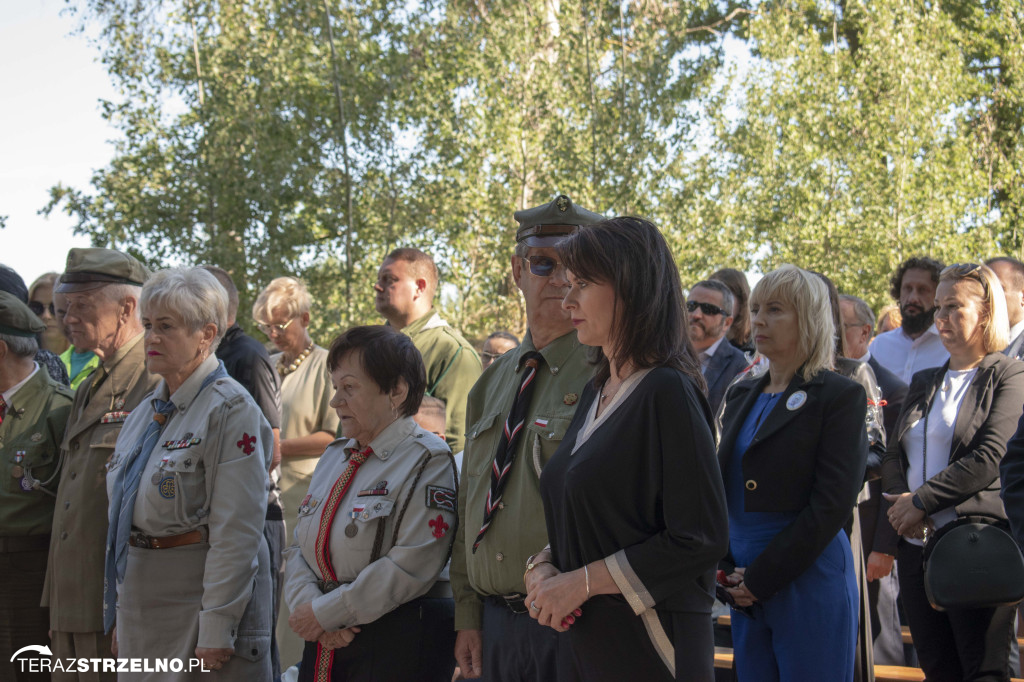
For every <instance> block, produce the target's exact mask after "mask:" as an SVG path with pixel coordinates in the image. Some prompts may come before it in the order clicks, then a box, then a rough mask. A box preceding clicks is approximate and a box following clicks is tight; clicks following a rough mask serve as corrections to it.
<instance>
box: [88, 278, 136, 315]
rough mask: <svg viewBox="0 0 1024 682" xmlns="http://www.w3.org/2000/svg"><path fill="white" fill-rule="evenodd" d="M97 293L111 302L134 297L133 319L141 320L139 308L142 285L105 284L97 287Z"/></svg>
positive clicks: (120, 301) (118, 302)
mask: <svg viewBox="0 0 1024 682" xmlns="http://www.w3.org/2000/svg"><path fill="white" fill-rule="evenodd" d="M98 291H99V293H100V294H101V295H102V296H103V297H104V298H106V299H107V300H108V301H110V302H111V303H117V304H120V303H122V302H124V300H125V299H129V298H131V299H134V300H135V303H136V306H135V320H136V321H137V322H138V321H141V320H142V311H141V310H140V308H141V307H142V305H141V300H140V299H141V298H142V287H137V286H135V285H134V284H105V285H103V286H102V287H100V288H99V289H98Z"/></svg>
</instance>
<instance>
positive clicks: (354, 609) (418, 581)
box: [284, 326, 456, 682]
mask: <svg viewBox="0 0 1024 682" xmlns="http://www.w3.org/2000/svg"><path fill="white" fill-rule="evenodd" d="M328 364H329V366H330V368H331V380H332V383H333V385H334V388H335V394H334V398H333V400H332V401H331V405H332V406H333V407H334V409H335V410H337V413H338V416H339V417H340V419H341V428H342V432H343V434H344V436H345V437H344V438H339V439H338V440H336V441H334V442H333V443H332V444H331V445H330V447H328V448H327V451H326V452H325V453H324V456H323V457H321V458H320V462H319V463H318V464H317V467H316V471H315V472H314V473H313V481H312V483H311V484H310V487H309V492H308V494H307V495H306V496H305V499H304V500H303V501H302V505H301V506H300V507H299V520H298V525H297V527H296V530H295V539H296V544H295V545H293V546H291V547H289V548H288V549H287V550H285V554H286V556H287V557H288V561H287V566H286V573H287V578H286V582H285V589H284V593H285V599H286V600H287V602H288V606H289V607H290V608H291V611H292V614H291V618H290V620H289V624H290V625H291V627H292V629H293V630H294V631H295V632H296V633H297V634H298V635H299V636H300V637H302V639H304V640H305V641H306V648H305V651H304V653H303V656H302V665H301V667H300V671H299V680H300V682H311V681H312V680H317V681H318V682H322V681H324V680H333V681H334V682H341V681H343V680H344V681H345V682H356V681H360V682H370V681H371V680H372V681H374V682H389V681H391V680H394V681H395V682H399V681H405V680H417V681H419V682H431V681H433V680H444V681H445V682H447V681H448V680H450V679H451V677H452V670H453V669H454V667H455V660H454V657H453V656H452V651H453V649H454V645H455V632H454V627H453V626H454V620H453V615H454V605H453V604H452V601H451V598H450V596H449V597H447V598H445V595H443V594H442V593H441V591H442V590H443V589H444V588H447V583H441V584H440V585H439V586H438V587H436V588H435V581H436V580H437V577H438V575H439V574H440V572H441V569H442V568H443V567H444V564H445V562H446V560H447V558H448V552H449V549H450V547H451V541H452V538H453V537H454V534H455V524H456V514H455V500H456V489H455V464H454V461H453V459H452V455H451V451H450V450H449V449H448V446H447V445H445V443H444V441H443V440H441V439H440V438H438V437H437V436H435V435H434V434H432V433H430V432H429V431H425V430H424V429H422V428H420V427H419V426H417V425H416V422H415V421H413V416H414V415H415V414H416V411H417V409H418V408H419V405H420V401H421V399H422V398H423V392H424V389H425V387H426V373H425V370H424V368H423V360H422V358H421V357H420V353H419V351H418V350H416V347H415V346H414V345H413V342H412V340H411V339H409V337H407V336H405V335H404V334H402V333H400V332H398V331H396V330H394V329H392V328H391V327H382V326H373V327H355V328H353V329H350V330H349V331H347V332H346V333H344V334H342V335H341V336H339V337H338V338H337V339H335V340H334V343H332V344H331V350H330V355H329V358H328ZM432 590H433V591H432ZM449 594H450V593H449ZM445 607H447V609H445Z"/></svg>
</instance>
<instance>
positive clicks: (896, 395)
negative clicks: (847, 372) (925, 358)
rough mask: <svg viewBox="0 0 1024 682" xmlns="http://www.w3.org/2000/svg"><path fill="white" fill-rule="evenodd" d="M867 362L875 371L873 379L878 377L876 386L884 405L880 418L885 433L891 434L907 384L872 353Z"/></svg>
mask: <svg viewBox="0 0 1024 682" xmlns="http://www.w3.org/2000/svg"><path fill="white" fill-rule="evenodd" d="M868 364H869V365H871V369H872V370H874V372H875V379H878V388H880V389H881V391H882V399H883V400H885V405H884V406H883V407H882V418H883V419H884V421H885V434H886V436H887V437H890V436H892V434H893V433H894V432H895V431H896V419H897V418H899V416H900V409H901V408H902V407H903V401H904V400H905V399H906V397H907V385H906V384H905V383H903V379H900V378H899V377H898V376H896V375H895V374H893V373H892V372H890V371H889V370H887V369H886V368H885V367H883V366H882V363H880V362H879V361H878V360H877V359H876V358H875V356H874V355H872V356H871V357H869V358H868Z"/></svg>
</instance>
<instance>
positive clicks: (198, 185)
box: [46, 0, 1024, 340]
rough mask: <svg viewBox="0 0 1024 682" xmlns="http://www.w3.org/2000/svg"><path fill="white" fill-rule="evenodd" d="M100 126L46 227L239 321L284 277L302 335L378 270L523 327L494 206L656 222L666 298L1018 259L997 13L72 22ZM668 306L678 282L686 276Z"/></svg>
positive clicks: (282, 14)
mask: <svg viewBox="0 0 1024 682" xmlns="http://www.w3.org/2000/svg"><path fill="white" fill-rule="evenodd" d="M72 7H73V8H74V9H75V10H76V11H78V12H79V13H80V16H81V19H82V21H83V22H90V23H96V24H98V26H99V27H100V28H101V32H100V38H99V40H98V41H97V48H98V49H99V51H100V54H101V57H102V60H103V63H104V64H105V66H106V68H107V69H108V70H109V72H110V75H111V78H112V79H113V81H114V83H115V84H116V86H117V88H118V91H119V98H118V100H117V101H111V102H105V103H104V104H103V107H104V109H103V110H104V115H105V116H106V118H107V119H108V120H109V121H110V122H111V123H112V125H114V126H115V127H116V128H117V129H118V130H119V131H120V133H121V139H120V141H119V142H118V145H117V148H116V153H115V157H114V158H113V160H112V161H111V163H110V164H109V165H108V166H107V167H105V168H103V169H101V170H99V171H98V172H96V173H95V175H94V176H93V178H92V181H91V184H90V186H89V187H87V188H72V187H65V186H57V187H54V188H53V189H52V192H51V201H50V204H49V205H48V206H47V209H46V210H49V211H53V210H62V211H66V212H67V213H69V214H70V215H72V216H74V218H75V221H76V226H77V227H76V229H77V231H78V232H80V233H83V234H87V235H89V236H91V238H92V240H93V241H94V243H96V244H98V245H109V246H115V247H118V248H122V249H126V250H128V251H130V252H132V253H133V254H135V255H136V256H138V257H140V258H141V259H142V260H143V261H145V262H148V263H149V264H150V265H152V266H154V267H164V266H167V265H171V264H193V263H195V264H199V263H216V264H218V265H221V266H222V267H225V268H226V269H227V270H228V271H229V272H231V273H232V275H233V276H234V278H235V280H236V282H237V284H238V286H239V289H240V290H241V292H242V297H243V305H242V308H241V310H242V311H243V312H242V313H241V314H240V316H239V317H240V322H242V323H243V324H246V323H247V322H248V319H247V318H248V315H246V314H245V311H247V310H248V306H249V305H250V304H251V301H252V300H253V298H254V297H255V295H256V294H257V293H258V291H259V290H260V288H261V287H262V286H264V285H265V284H266V283H267V282H268V281H269V280H270V279H272V278H273V277H276V276H279V275H283V274H293V275H296V276H299V277H302V278H304V279H305V280H306V281H307V282H308V284H309V285H310V289H311V292H312V293H313V295H314V298H315V300H316V303H317V305H316V307H315V314H314V318H315V322H314V326H315V332H316V334H317V335H318V336H319V337H321V340H326V338H327V337H328V335H329V334H332V333H335V332H337V331H339V330H340V329H342V328H344V327H346V326H349V325H352V324H360V323H368V322H372V321H376V320H378V319H379V318H378V317H377V315H376V313H375V312H374V310H373V306H372V300H373V298H372V292H371V290H370V287H371V285H372V282H373V281H374V279H375V275H376V270H377V268H378V266H379V264H380V262H381V260H382V258H383V256H384V254H386V253H387V252H388V251H389V250H391V249H392V248H395V247H397V246H417V247H420V248H422V249H423V250H425V251H427V252H428V253H431V254H432V255H434V256H435V260H436V261H437V263H438V266H439V268H440V269H441V273H442V279H443V281H444V283H445V286H444V288H443V292H444V295H443V301H442V303H443V307H444V309H445V313H446V315H447V317H448V319H449V320H450V321H451V322H452V324H453V325H455V326H457V327H460V328H462V329H463V330H464V331H465V333H466V334H467V335H469V336H471V337H472V336H476V337H480V336H483V335H486V333H487V332H489V331H491V330H493V329H496V328H509V329H512V330H515V331H519V332H521V331H522V330H523V327H524V324H525V315H524V310H523V308H522V303H521V299H520V297H519V296H518V293H517V292H516V290H515V287H514V286H513V285H512V282H511V280H510V272H509V257H510V256H511V253H512V249H513V245H514V244H513V235H514V230H515V222H514V221H513V219H512V214H513V212H514V211H515V210H517V209H520V208H525V207H528V206H533V205H537V204H540V203H543V202H546V201H549V200H551V199H552V198H553V197H554V196H555V195H557V194H559V193H566V194H569V195H570V196H572V197H573V199H574V200H575V201H577V202H578V203H580V204H581V205H583V206H585V207H587V208H589V209H591V210H595V211H598V212H601V213H605V214H607V215H609V216H611V215H621V214H632V215H642V216H645V217H649V218H650V219H652V220H653V221H654V222H655V223H656V224H657V225H659V226H660V227H661V228H662V230H663V231H664V233H665V235H666V237H667V238H668V240H669V243H670V244H671V245H672V247H673V248H674V250H675V254H676V257H677V259H678V262H679V265H680V269H681V272H682V274H683V278H684V280H687V281H694V280H696V279H697V278H700V277H703V276H706V275H707V274H709V273H710V272H711V271H712V270H715V269H717V268H719V267H723V266H731V267H740V268H742V269H749V268H757V269H760V270H762V271H766V270H769V269H771V268H773V267H776V266H778V265H779V264H781V263H784V262H791V263H795V264H797V265H800V266H803V267H807V268H811V269H815V270H820V271H822V272H825V273H826V274H828V275H830V276H831V277H832V278H833V279H834V280H835V282H836V284H837V285H838V286H839V287H840V289H842V290H844V291H847V292H850V293H855V294H859V295H862V296H864V297H865V298H867V299H868V300H869V301H871V302H872V303H873V304H876V305H877V304H880V303H882V302H883V301H884V300H885V297H886V293H885V292H886V283H887V279H888V275H889V273H890V272H891V271H892V270H893V269H894V267H895V265H896V264H897V263H898V262H899V261H901V260H902V259H904V258H906V257H908V256H910V255H915V254H921V253H927V254H929V255H932V256H935V257H938V258H942V259H946V260H974V259H980V258H987V257H990V256H994V255H999V254H1010V255H1014V256H1017V257H1020V255H1021V252H1022V241H1024V234H1022V217H1024V183H1022V182H1021V173H1022V169H1024V141H1022V139H1021V135H1022V133H1024V49H1022V47H1021V46H1022V45H1024V6H1022V5H1021V3H1020V2H1019V0H983V1H980V2H979V0H932V1H927V2H925V1H920V0H873V1H872V2H863V1H862V0H861V1H854V0H836V1H835V2H831V3H825V2H821V1H818V0H778V1H775V2H756V1H755V2H746V3H736V2H726V1H720V0H671V1H668V0H644V1H639V0H638V1H636V2H628V1H624V2H622V3H621V4H611V3H593V2H588V1H587V0H519V1H517V2H509V1H508V0H497V1H495V2H484V1H483V0H449V1H447V2H445V1H443V0H411V1H405V2H395V1H394V0H350V1H349V2H339V1H337V0H237V1H228V0H222V1H220V2H217V1H214V0H163V1H162V2H142V0H82V2H80V3H77V4H74V5H72ZM684 284H685V282H684Z"/></svg>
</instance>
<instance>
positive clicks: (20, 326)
mask: <svg viewBox="0 0 1024 682" xmlns="http://www.w3.org/2000/svg"><path fill="white" fill-rule="evenodd" d="M45 329H46V325H45V324H43V322H42V321H41V320H40V319H39V318H38V317H36V316H35V315H33V314H32V311H31V310H29V308H28V306H27V305H25V304H24V303H22V302H21V301H20V300H18V299H17V298H16V297H15V296H12V295H11V294H8V293H7V292H0V576H3V579H2V580H0V604H2V607H0V679H3V680H22V679H25V680H28V679H40V678H41V677H42V675H38V674H37V675H33V676H31V677H29V676H27V673H28V671H29V669H30V668H29V663H28V659H29V658H30V657H31V656H32V654H22V655H20V656H19V657H18V658H17V659H15V660H14V661H11V657H12V656H13V655H14V652H15V651H18V650H20V649H21V648H22V647H26V646H29V645H32V644H35V645H37V646H42V645H45V644H47V643H48V642H49V638H48V637H47V633H46V631H47V630H48V629H49V627H50V621H49V616H48V614H47V610H46V609H45V608H43V607H41V606H39V601H40V598H41V597H42V593H43V581H44V579H45V577H46V555H47V550H48V549H49V547H50V525H51V523H52V522H53V501H54V498H53V491H54V490H56V489H57V476H58V475H59V468H60V443H61V441H62V440H63V438H64V427H65V426H66V425H67V420H68V413H69V412H70V411H71V400H72V398H73V397H74V392H73V391H72V390H71V389H70V388H68V387H66V386H64V385H62V384H58V383H57V382H56V381H54V380H53V379H51V378H50V375H49V374H48V373H47V372H46V370H45V369H43V370H42V371H40V368H39V365H38V364H36V362H35V360H33V358H34V357H35V354H36V351H38V350H39V346H38V344H37V343H36V334H39V333H41V332H42V331H44V330H45ZM46 677H48V675H47V676H46Z"/></svg>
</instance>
